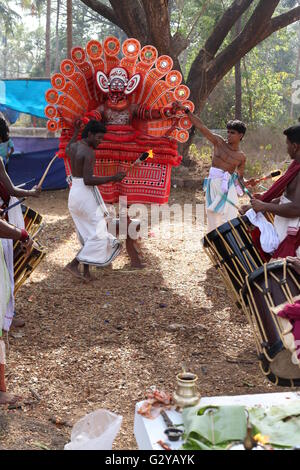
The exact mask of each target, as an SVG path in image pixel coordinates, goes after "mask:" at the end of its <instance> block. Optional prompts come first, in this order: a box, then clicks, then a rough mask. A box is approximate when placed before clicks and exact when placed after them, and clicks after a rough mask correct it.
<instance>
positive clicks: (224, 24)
mask: <svg viewBox="0 0 300 470" xmlns="http://www.w3.org/2000/svg"><path fill="white" fill-rule="evenodd" d="M253 1H254V0H235V1H234V2H233V3H232V5H231V7H230V8H228V9H227V10H226V11H225V13H224V15H223V16H222V18H221V19H220V21H219V22H218V23H217V24H216V26H215V27H214V30H213V32H212V33H211V35H210V37H209V38H208V39H207V41H206V43H205V46H204V48H203V49H201V50H200V51H199V53H198V55H197V57H196V59H195V60H194V62H193V64H192V66H191V68H190V71H189V75H188V78H187V84H188V86H192V82H193V81H195V80H196V82H197V84H196V86H197V87H198V88H199V90H200V89H203V86H204V87H205V88H206V87H207V84H205V83H203V77H204V75H203V69H204V68H206V67H207V64H209V63H210V62H212V63H214V61H213V58H214V56H215V54H216V53H217V51H218V50H219V48H220V47H221V45H222V43H223V41H224V39H225V38H226V36H227V35H228V33H229V31H230V30H231V28H232V27H233V25H234V24H235V23H236V21H237V20H238V19H239V18H240V17H241V16H242V15H243V13H244V12H245V11H246V10H247V9H248V8H249V6H250V5H251V3H253ZM266 1H268V0H266ZM199 93H200V91H199Z"/></svg>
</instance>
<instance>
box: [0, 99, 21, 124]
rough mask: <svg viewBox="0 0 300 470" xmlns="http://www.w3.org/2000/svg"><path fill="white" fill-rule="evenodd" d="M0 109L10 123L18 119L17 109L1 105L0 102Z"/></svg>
mask: <svg viewBox="0 0 300 470" xmlns="http://www.w3.org/2000/svg"><path fill="white" fill-rule="evenodd" d="M0 111H1V113H2V114H3V116H4V117H5V119H6V120H7V121H8V122H9V123H10V124H14V123H15V122H16V121H17V120H18V119H19V114H20V113H18V111H15V110H14V109H10V108H7V107H6V106H3V105H2V104H0Z"/></svg>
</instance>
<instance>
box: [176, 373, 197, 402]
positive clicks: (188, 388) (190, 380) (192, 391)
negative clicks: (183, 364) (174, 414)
mask: <svg viewBox="0 0 300 470" xmlns="http://www.w3.org/2000/svg"><path fill="white" fill-rule="evenodd" d="M176 379H177V390H176V392H174V394H173V399H174V402H175V404H176V405H177V406H179V408H185V407H187V406H196V405H197V404H198V403H199V400H200V394H199V393H198V392H197V387H196V382H197V380H198V376H197V375H196V374H193V373H192V372H185V371H184V372H181V373H180V374H178V375H177V376H176Z"/></svg>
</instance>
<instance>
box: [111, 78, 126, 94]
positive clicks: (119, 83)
mask: <svg viewBox="0 0 300 470" xmlns="http://www.w3.org/2000/svg"><path fill="white" fill-rule="evenodd" d="M109 88H110V91H111V92H113V93H116V92H117V93H123V92H124V91H125V83H124V81H123V80H121V79H120V78H113V80H112V81H111V83H110V86H109Z"/></svg>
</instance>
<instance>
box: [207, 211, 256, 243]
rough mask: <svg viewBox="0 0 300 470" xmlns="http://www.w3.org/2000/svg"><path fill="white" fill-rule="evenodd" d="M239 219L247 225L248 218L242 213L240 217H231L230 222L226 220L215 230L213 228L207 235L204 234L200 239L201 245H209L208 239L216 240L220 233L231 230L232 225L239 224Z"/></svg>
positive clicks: (236, 225)
mask: <svg viewBox="0 0 300 470" xmlns="http://www.w3.org/2000/svg"><path fill="white" fill-rule="evenodd" d="M241 221H243V222H245V224H246V225H248V226H249V219H248V218H247V217H246V216H245V215H243V216H242V217H237V218H236V219H232V220H231V221H230V223H229V222H226V223H225V224H223V225H220V227H218V228H217V229H216V230H213V231H212V232H209V233H208V234H207V235H205V237H204V238H203V239H202V244H203V246H204V247H207V246H209V244H208V240H210V241H213V240H216V239H217V238H219V237H220V233H221V234H222V235H225V234H226V233H228V232H231V231H232V226H233V227H234V228H236V227H238V226H240V225H241V223H242V222H241Z"/></svg>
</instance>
